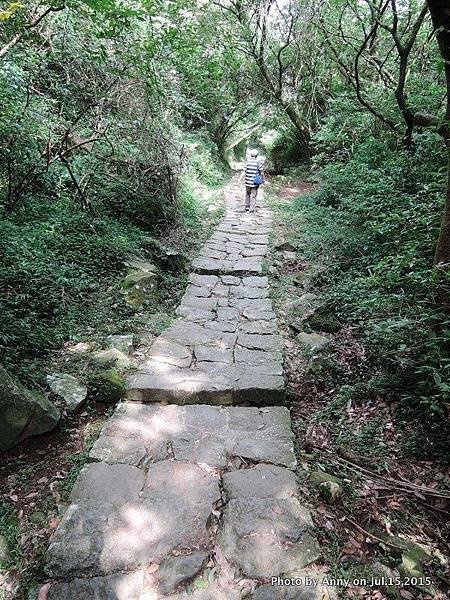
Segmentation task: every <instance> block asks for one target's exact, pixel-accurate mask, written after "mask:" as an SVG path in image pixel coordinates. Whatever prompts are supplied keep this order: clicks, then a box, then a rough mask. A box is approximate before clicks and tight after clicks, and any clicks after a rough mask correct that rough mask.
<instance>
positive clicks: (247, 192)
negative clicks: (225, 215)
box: [245, 185, 252, 210]
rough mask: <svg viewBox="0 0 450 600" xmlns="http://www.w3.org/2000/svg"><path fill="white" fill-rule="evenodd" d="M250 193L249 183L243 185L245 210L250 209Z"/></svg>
mask: <svg viewBox="0 0 450 600" xmlns="http://www.w3.org/2000/svg"><path fill="white" fill-rule="evenodd" d="M251 193H252V188H251V187H250V186H249V185H246V186H245V210H249V209H250V196H251Z"/></svg>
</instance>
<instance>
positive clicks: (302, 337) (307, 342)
mask: <svg viewBox="0 0 450 600" xmlns="http://www.w3.org/2000/svg"><path fill="white" fill-rule="evenodd" d="M295 339H296V340H297V341H298V342H300V344H301V345H302V346H305V347H306V348H307V349H308V350H322V349H323V348H325V347H326V346H328V344H329V343H330V340H329V338H327V337H325V336H324V335H319V334H318V333H305V332H302V333H299V334H298V335H297V336H296V338H295Z"/></svg>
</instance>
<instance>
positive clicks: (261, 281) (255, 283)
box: [242, 276, 269, 288]
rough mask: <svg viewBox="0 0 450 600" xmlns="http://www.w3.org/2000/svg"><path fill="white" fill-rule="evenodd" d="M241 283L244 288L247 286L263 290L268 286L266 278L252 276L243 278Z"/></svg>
mask: <svg viewBox="0 0 450 600" xmlns="http://www.w3.org/2000/svg"><path fill="white" fill-rule="evenodd" d="M242 283H243V284H244V285H245V286H249V287H261V288H265V287H268V286H269V280H268V279H267V277H254V276H249V277H244V278H243V279H242Z"/></svg>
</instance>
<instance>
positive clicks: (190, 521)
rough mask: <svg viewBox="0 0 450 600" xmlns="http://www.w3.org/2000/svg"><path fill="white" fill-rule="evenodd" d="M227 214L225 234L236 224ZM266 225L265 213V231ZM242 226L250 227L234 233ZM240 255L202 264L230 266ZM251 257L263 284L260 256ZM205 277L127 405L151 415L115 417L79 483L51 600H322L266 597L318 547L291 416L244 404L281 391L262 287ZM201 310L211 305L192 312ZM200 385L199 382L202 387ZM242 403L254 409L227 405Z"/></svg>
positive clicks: (60, 544) (55, 549)
mask: <svg viewBox="0 0 450 600" xmlns="http://www.w3.org/2000/svg"><path fill="white" fill-rule="evenodd" d="M229 193H230V194H234V188H231V190H229ZM231 206H232V207H233V208H232V210H231V209H230V210H229V211H228V213H227V216H226V217H225V220H224V222H223V223H226V222H227V220H229V219H231V221H228V224H230V223H231V225H233V224H234V222H235V220H236V219H235V215H236V213H238V209H237V208H236V204H235V202H234V201H233V203H232V205H231ZM258 218H259V217H258ZM268 219H269V215H268V213H262V216H261V222H262V223H264V227H266V226H267V222H268ZM247 224H248V222H247V221H246V217H244V216H242V218H240V219H238V224H237V225H236V227H237V228H240V227H241V225H242V226H244V225H245V226H247ZM227 226H228V225H227ZM261 226H263V225H261ZM220 229H223V224H222V225H221V226H220V227H219V230H220ZM233 235H235V234H233ZM236 235H241V234H236ZM247 235H249V234H248V233H245V235H244V237H245V238H246V239H247ZM252 235H253V234H252ZM255 235H259V234H255ZM261 235H267V234H266V233H264V234H261ZM227 236H228V233H227ZM253 237H254V236H253ZM223 242H224V243H225V244H228V243H234V242H228V237H227V239H226V240H223ZM251 245H255V246H258V243H256V242H254V240H252V241H251ZM264 245H265V244H264ZM207 247H208V249H209V248H210V245H208V244H207ZM242 247H245V248H246V247H247V244H246V242H244V243H243V244H242ZM233 250H234V248H233ZM217 251H218V252H219V251H220V250H217ZM265 251H266V250H265ZM203 254H204V253H203ZM231 255H233V253H232V252H228V250H227V255H226V258H223V257H219V258H217V259H215V258H214V257H210V256H208V257H206V258H208V260H220V261H222V260H223V261H224V262H225V263H228V262H233V261H234V259H230V256H231ZM241 255H243V253H242V251H241V250H240V254H239V256H241ZM255 256H257V258H256V259H252V260H254V261H255V267H254V268H255V269H256V272H258V270H257V269H259V267H260V264H261V260H262V256H263V254H258V255H255ZM199 260H200V259H199ZM202 260H203V259H202ZM236 260H239V261H241V260H246V259H245V258H242V259H241V258H237V259H236ZM247 264H248V263H246V265H247ZM208 266H211V270H213V271H214V274H213V275H211V274H210V275H204V274H199V273H194V274H193V275H192V276H191V282H190V285H189V288H188V290H187V291H186V296H185V300H184V301H183V303H182V304H181V306H180V313H182V312H184V314H183V315H182V319H181V320H179V321H177V322H176V323H175V324H174V325H173V326H172V327H171V328H170V329H169V330H168V331H167V332H166V333H165V334H163V335H162V336H161V337H160V338H159V339H158V340H157V341H156V343H155V344H154V345H153V346H152V348H151V350H150V356H149V357H148V361H147V363H146V365H145V368H144V369H142V370H141V372H140V373H139V375H137V376H135V377H138V378H141V379H138V381H139V383H136V379H134V380H133V381H134V383H133V384H132V385H130V390H129V395H130V397H131V398H135V397H138V398H140V399H142V400H152V403H143V402H140V401H136V400H133V399H130V398H128V399H127V400H125V401H124V402H122V403H120V404H119V405H118V406H117V408H116V410H115V412H114V414H113V416H112V417H111V418H110V419H109V421H108V422H107V423H106V425H105V426H104V428H103V431H102V432H101V435H100V437H99V439H98V440H97V441H96V443H95V444H94V446H93V448H92V450H91V452H90V462H89V463H88V465H87V466H85V467H84V468H83V470H82V471H81V473H80V475H79V477H78V479H77V481H76V483H75V486H74V488H73V490H72V493H71V496H70V505H69V507H68V509H67V510H66V512H65V514H64V517H63V519H62V521H61V523H60V524H59V526H58V528H57V530H56V532H55V534H54V536H53V538H52V540H51V543H50V546H49V549H48V552H47V558H46V565H45V572H46V574H47V576H48V577H49V578H50V579H51V580H52V584H51V586H50V590H49V593H48V600H72V599H73V600H78V599H83V600H85V599H86V600H90V599H92V600H160V599H167V600H182V599H186V600H190V599H192V600H235V599H236V600H237V599H240V598H243V597H253V598H255V600H257V599H260V600H264V599H266V600H269V599H270V600H272V599H273V600H283V599H285V600H296V599H303V600H305V599H311V600H319V598H323V597H324V596H323V594H324V590H323V588H322V586H321V585H320V584H319V585H318V586H317V587H316V588H311V587H308V588H307V587H304V586H296V587H295V588H292V587H289V586H283V585H275V586H273V585H270V578H271V577H278V576H293V575H302V574H305V573H308V574H310V573H311V570H310V569H311V566H310V565H311V563H313V562H314V561H315V560H316V559H317V558H318V557H319V549H318V545H317V542H316V540H315V537H314V533H313V524H312V521H311V516H310V514H309V512H308V510H307V509H306V508H305V507H304V506H303V505H302V503H301V498H300V495H299V488H298V485H297V481H296V475H295V472H294V471H295V469H296V459H295V454H294V445H293V434H292V430H291V421H290V415H289V411H288V409H287V408H285V407H284V406H249V405H248V404H249V403H250V402H251V403H254V404H264V403H266V402H267V401H268V400H271V401H275V400H276V398H277V397H278V398H281V392H282V384H281V381H282V379H281V378H282V374H281V339H280V338H279V336H278V335H277V334H276V324H275V320H274V318H272V316H270V317H269V314H270V315H273V313H272V307H271V305H270V301H269V300H268V299H267V289H268V283H267V280H266V279H265V278H261V277H259V276H256V275H255V274H254V272H253V271H249V272H246V273H244V272H242V273H240V274H239V277H238V278H237V276H235V275H233V276H230V275H228V274H224V273H223V272H222V269H223V268H224V267H223V266H221V267H220V269H219V268H218V266H217V265H215V266H214V268H212V265H208ZM226 267H227V268H228V265H226ZM206 268H207V266H206V263H203V267H202V269H204V270H206ZM205 277H206V279H205ZM191 299H195V300H191ZM201 299H206V300H208V301H209V302H207V303H203V304H202V302H199V304H196V302H197V301H198V300H201ZM223 299H225V300H226V301H227V304H226V305H225V303H223V304H222V302H220V303H219V301H221V300H223ZM239 301H242V302H239ZM253 302H257V303H262V304H256V305H254V304H253ZM189 307H192V309H195V310H198V311H203V312H204V313H208V314H207V315H206V314H202V315H200V314H195V315H194V313H193V312H189V310H188V308H189ZM221 309H223V310H224V311H227V312H226V313H225V314H224V315H223V317H224V318H221V316H220V315H221V312H220V310H221ZM262 313H264V317H262V316H261V315H262ZM249 315H250V316H249ZM252 315H253V317H254V318H252ZM155 346H156V348H155ZM150 363H151V364H150ZM153 363H155V364H156V365H161V366H163V367H164V369H166V370H163V369H162V368H161V370H160V371H158V372H155V370H154V365H153ZM196 377H197V378H198V377H204V379H203V380H202V384H201V386H200V387H195V386H194V383H195V378H196ZM158 378H159V379H158ZM231 378H234V383H233V384H231V383H230V381H231ZM270 378H273V380H270ZM186 381H189V386H190V387H189V389H187V388H186V386H185V385H184V382H186ZM180 382H182V383H183V385H180ZM205 382H207V385H204V383H205ZM242 382H248V383H245V385H244V384H243V383H242ZM258 382H261V383H258ZM144 383H145V386H144ZM162 384H164V385H162ZM171 385H172V386H173V387H171ZM269 390H277V394H272V392H271V393H270V394H269V393H268V392H269ZM278 394H279V395H278ZM258 395H261V396H263V400H260V399H259V398H258ZM170 400H177V401H179V400H182V401H183V402H185V401H189V402H193V401H199V402H200V403H199V404H186V405H180V404H174V403H172V404H167V403H164V402H165V401H170ZM240 400H242V401H245V404H246V405H245V406H226V405H227V404H230V403H231V402H233V403H237V402H239V401H240ZM160 401H164V402H162V403H160ZM206 401H214V403H216V404H220V406H217V405H208V404H204V403H202V402H206ZM305 568H307V569H308V571H305Z"/></svg>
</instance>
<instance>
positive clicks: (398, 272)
mask: <svg viewBox="0 0 450 600" xmlns="http://www.w3.org/2000/svg"><path fill="white" fill-rule="evenodd" d="M321 136H322V139H323V138H325V137H326V135H325V133H323V132H322V134H321ZM316 164H318V165H321V167H320V171H319V175H320V178H321V182H322V185H321V187H320V189H319V191H318V192H317V193H316V194H314V195H313V196H312V197H310V198H308V199H306V200H305V198H301V200H299V201H298V202H297V204H296V205H295V208H294V210H296V211H298V212H301V213H303V214H306V217H307V224H306V234H307V236H308V244H306V249H307V250H306V251H307V258H309V259H314V258H315V257H316V256H317V255H320V256H323V257H324V260H325V264H326V266H327V270H326V271H325V275H324V277H323V278H322V282H321V283H322V286H323V288H324V289H323V292H322V293H323V296H324V298H323V299H324V301H325V305H326V308H325V309H324V310H326V311H329V312H331V313H334V314H335V315H336V318H337V319H338V321H339V322H341V323H348V324H350V325H351V326H352V327H353V328H354V329H353V331H354V333H355V334H356V335H357V336H358V340H359V342H360V343H361V344H362V345H363V346H364V348H365V359H366V363H365V364H366V367H365V372H363V373H361V372H358V369H355V370H354V372H353V378H350V380H349V381H348V382H347V383H348V385H349V386H350V387H349V388H348V390H349V391H347V393H346V394H347V395H348V394H349V393H350V394H351V393H353V391H354V390H356V389H358V386H359V384H360V383H361V384H364V386H365V389H366V393H367V394H368V395H370V396H371V397H373V398H374V399H375V398H376V397H377V395H378V396H380V397H384V398H388V399H389V400H391V401H400V407H401V415H402V418H407V419H408V420H409V421H411V420H413V421H414V422H416V423H417V424H419V423H420V427H419V426H418V427H417V431H416V433H415V435H416V436H419V439H420V440H422V445H421V444H420V442H418V441H417V440H416V441H411V442H410V443H409V444H408V447H409V449H413V448H416V449H419V448H420V449H421V452H422V453H427V452H429V453H430V454H436V453H438V452H440V451H441V450H442V446H443V444H442V443H437V438H436V434H437V433H438V432H439V431H440V435H442V431H443V429H442V425H443V419H445V415H446V409H447V401H448V397H449V392H450V386H449V385H448V381H449V375H450V360H449V356H448V352H447V348H448V344H449V341H450V318H449V316H448V315H446V314H445V313H444V312H443V311H442V310H440V308H439V307H438V306H436V304H435V299H434V294H433V289H434V282H435V274H434V272H433V268H432V264H433V254H434V245H435V241H436V236H437V232H438V230H439V223H440V218H441V210H442V199H443V198H444V189H445V176H444V168H445V154H444V150H443V148H442V144H441V141H440V140H439V138H438V137H437V136H434V135H431V134H420V135H417V136H416V138H415V150H414V152H412V153H411V152H406V151H404V150H402V149H397V150H396V149H394V148H392V147H390V146H389V144H388V142H387V141H386V140H383V139H382V138H378V139H376V140H370V141H367V142H363V143H361V145H360V146H359V147H358V148H357V149H355V150H354V152H353V153H352V155H351V158H350V159H349V160H347V161H345V162H342V161H341V160H340V159H339V160H336V155H334V158H333V159H332V160H331V161H330V162H326V160H325V158H324V156H320V155H319V156H318V157H317V159H316ZM312 325H314V324H313V323H312ZM367 378H369V379H370V389H369V388H367V386H366V385H365V383H364V381H365V380H366V379H367ZM386 382H387V383H386ZM438 423H440V428H439V427H438V425H437V424H438ZM424 443H425V444H427V446H426V447H424V445H423V444H424ZM438 448H440V449H441V450H438Z"/></svg>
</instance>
